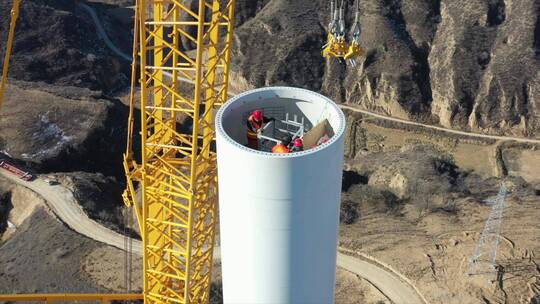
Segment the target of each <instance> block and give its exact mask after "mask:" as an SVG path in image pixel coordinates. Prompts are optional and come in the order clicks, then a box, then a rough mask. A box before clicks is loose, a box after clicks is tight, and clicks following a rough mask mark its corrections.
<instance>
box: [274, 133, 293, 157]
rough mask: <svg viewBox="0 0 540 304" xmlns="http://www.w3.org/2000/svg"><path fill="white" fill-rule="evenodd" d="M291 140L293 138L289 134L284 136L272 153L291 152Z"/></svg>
mask: <svg viewBox="0 0 540 304" xmlns="http://www.w3.org/2000/svg"><path fill="white" fill-rule="evenodd" d="M291 140H292V138H291V137H290V136H289V135H287V136H284V137H283V138H282V139H281V142H280V143H279V144H277V145H275V146H274V147H273V148H272V153H290V152H291V150H290V149H289V145H290V144H291Z"/></svg>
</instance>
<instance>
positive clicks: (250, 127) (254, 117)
mask: <svg viewBox="0 0 540 304" xmlns="http://www.w3.org/2000/svg"><path fill="white" fill-rule="evenodd" d="M273 120H275V119H274V118H268V117H266V116H264V115H263V112H262V111H261V110H255V111H253V113H251V115H249V117H248V119H247V140H248V147H250V148H251V149H255V150H258V149H259V138H258V137H257V134H258V133H259V132H260V131H261V130H262V128H263V126H264V124H265V123H268V122H270V121H273Z"/></svg>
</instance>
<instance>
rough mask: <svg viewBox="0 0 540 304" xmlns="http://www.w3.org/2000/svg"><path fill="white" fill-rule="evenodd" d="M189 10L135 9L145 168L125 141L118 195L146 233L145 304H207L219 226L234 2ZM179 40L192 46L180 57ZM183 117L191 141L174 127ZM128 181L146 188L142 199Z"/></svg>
mask: <svg viewBox="0 0 540 304" xmlns="http://www.w3.org/2000/svg"><path fill="white" fill-rule="evenodd" d="M189 3H191V1H181V0H138V3H137V8H138V12H137V15H138V20H137V21H136V23H137V27H138V29H137V30H138V31H139V32H140V35H139V39H140V44H139V47H140V54H139V55H140V74H141V76H140V83H141V138H142V164H141V165H137V164H136V163H135V162H134V161H133V158H132V154H133V153H132V150H131V149H130V148H129V147H130V146H131V144H132V141H130V142H128V153H127V154H126V157H125V160H126V162H125V168H126V171H127V175H128V190H129V191H127V192H126V193H125V195H124V198H125V200H126V202H127V204H128V205H134V206H135V210H136V213H137V217H138V220H139V224H140V226H141V228H142V229H141V231H142V232H143V243H144V297H145V303H207V302H208V301H209V289H210V277H211V270H212V253H213V247H214V246H213V245H214V241H215V233H214V231H215V230H214V227H215V225H216V221H217V208H216V207H217V206H216V203H217V185H216V183H217V178H216V176H217V174H216V156H215V153H214V152H213V151H212V146H213V143H214V140H215V130H214V112H215V110H216V109H217V108H218V107H220V106H221V105H222V104H223V103H224V102H225V101H226V99H227V90H228V72H229V62H230V51H231V40H232V31H233V23H234V5H235V1H234V0H228V1H223V0H222V1H219V0H213V1H212V0H211V1H203V0H200V1H198V5H197V6H196V9H192V7H193V6H192V7H190V6H189ZM194 28H196V31H193V29H194ZM185 42H189V43H191V44H193V45H195V46H196V48H195V49H194V50H193V51H189V52H188V51H185V50H184V49H183V47H182V44H184V45H185ZM134 72H135V70H134ZM134 74H135V73H134ZM188 83H192V84H193V85H192V90H190V88H189V86H190V85H189V84H188ZM131 106H132V111H131V113H130V114H131V117H130V136H133V107H134V102H133V101H132V105H131ZM186 117H187V118H188V120H189V121H191V122H192V130H191V131H190V132H188V133H189V134H186V133H183V132H182V131H181V130H180V128H179V123H178V120H179V119H180V118H184V119H185V118H186ZM129 140H131V138H130V139H129ZM134 180H140V182H141V185H142V199H141V201H140V202H138V201H137V200H136V198H137V195H136V193H135V187H134V184H133V181H134Z"/></svg>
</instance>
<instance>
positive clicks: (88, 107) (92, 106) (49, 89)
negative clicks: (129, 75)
mask: <svg viewBox="0 0 540 304" xmlns="http://www.w3.org/2000/svg"><path fill="white" fill-rule="evenodd" d="M4 106H5V107H4V109H3V111H2V112H1V113H0V130H1V131H0V152H3V153H6V154H7V155H9V156H11V157H13V158H15V159H18V160H21V161H24V162H26V164H27V165H29V167H31V168H33V169H35V170H37V171H39V172H59V171H78V170H80V171H87V172H102V173H104V174H106V175H109V176H111V175H114V176H118V177H120V178H121V177H122V175H123V170H122V152H123V151H124V149H125V138H126V128H127V125H126V121H127V109H126V107H125V106H124V105H122V104H121V103H120V102H119V101H116V100H114V99H105V98H104V97H103V96H102V95H101V94H100V93H99V92H95V91H90V90H88V89H82V88H77V87H58V86H51V85H45V84H37V83H26V82H12V83H11V85H10V86H8V90H6V103H5V104H4Z"/></svg>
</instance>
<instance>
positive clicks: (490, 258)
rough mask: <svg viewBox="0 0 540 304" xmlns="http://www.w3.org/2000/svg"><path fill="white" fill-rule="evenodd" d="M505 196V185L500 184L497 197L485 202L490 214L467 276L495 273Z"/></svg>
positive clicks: (506, 192) (506, 191)
mask: <svg viewBox="0 0 540 304" xmlns="http://www.w3.org/2000/svg"><path fill="white" fill-rule="evenodd" d="M507 194H508V190H507V189H506V185H505V184H504V183H502V184H501V188H500V190H499V193H498V194H497V196H495V197H493V198H489V199H487V200H486V203H487V204H488V205H492V207H491V212H490V214H489V217H488V219H487V221H486V224H485V226H484V230H483V231H482V234H481V235H480V240H479V242H478V244H477V245H476V249H475V250H474V254H473V256H472V258H471V264H470V268H469V275H481V274H490V273H494V272H495V271H496V268H495V266H496V264H495V260H496V259H497V249H498V247H499V239H500V237H501V226H502V220H503V211H504V208H505V207H506V203H505V199H506V195H507Z"/></svg>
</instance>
